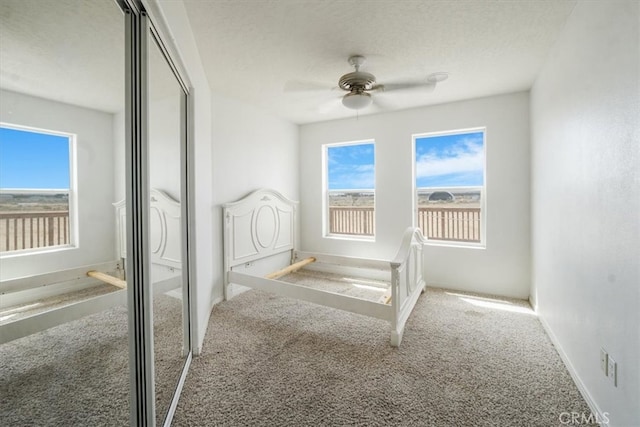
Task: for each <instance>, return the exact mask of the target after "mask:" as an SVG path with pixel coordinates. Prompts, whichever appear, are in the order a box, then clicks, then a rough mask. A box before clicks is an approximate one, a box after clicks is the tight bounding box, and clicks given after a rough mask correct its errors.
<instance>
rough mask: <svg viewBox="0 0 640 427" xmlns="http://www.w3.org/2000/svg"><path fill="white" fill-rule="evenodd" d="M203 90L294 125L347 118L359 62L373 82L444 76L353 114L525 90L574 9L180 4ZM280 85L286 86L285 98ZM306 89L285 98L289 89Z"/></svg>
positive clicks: (492, 4)
mask: <svg viewBox="0 0 640 427" xmlns="http://www.w3.org/2000/svg"><path fill="white" fill-rule="evenodd" d="M185 5H186V8H187V13H188V16H189V19H190V22H191V25H192V29H193V32H194V35H195V39H196V43H197V45H198V49H199V51H200V55H201V57H202V60H203V64H204V67H205V70H206V73H207V76H208V79H209V83H210V85H211V87H212V89H213V90H214V91H215V92H217V93H220V94H223V95H225V96H228V97H233V98H237V99H240V100H242V101H244V102H246V103H249V104H253V105H257V106H260V107H262V108H266V109H269V110H270V111H272V112H273V113H274V114H276V115H279V116H281V117H284V118H286V119H288V120H290V121H292V122H294V123H308V122H316V121H324V120H330V119H334V118H342V117H351V116H355V112H354V111H353V110H348V109H346V108H344V107H343V106H342V105H341V104H340V102H339V99H340V97H341V96H342V95H343V94H344V92H343V91H341V90H340V89H335V88H336V86H337V82H338V78H339V77H340V76H341V75H342V74H345V73H347V72H350V71H353V68H351V66H350V65H349V64H348V63H347V58H348V57H349V56H350V55H353V54H362V55H365V56H366V57H367V58H368V61H367V63H366V64H365V66H363V68H362V70H363V71H368V72H371V73H373V74H375V76H376V77H377V80H378V82H379V83H383V84H385V83H386V84H391V83H406V82H424V81H425V79H426V76H427V75H428V74H430V73H432V72H438V71H445V72H448V73H450V77H449V79H448V80H446V81H445V82H442V83H440V84H438V85H437V87H436V88H435V90H434V91H432V92H430V91H428V90H426V89H425V90H420V89H414V90H402V91H388V92H384V93H383V92H376V93H374V95H373V96H374V105H372V106H371V107H369V108H367V109H365V110H361V112H360V114H368V113H374V112H378V111H381V110H395V109H403V108H411V107H416V106H423V105H431V104H439V103H444V102H450V101H456V100H462V99H469V98H477V97H482V96H489V95H494V94H500V93H508V92H514V91H521V90H527V89H529V88H530V87H531V85H532V84H533V81H534V79H535V77H536V75H537V73H538V70H539V69H540V67H541V65H542V64H543V62H544V60H545V57H546V55H547V52H548V51H549V49H550V48H551V46H552V44H553V43H554V41H555V40H556V38H557V36H558V34H559V33H560V32H561V31H562V29H563V27H564V23H565V21H566V19H567V18H568V16H569V15H570V13H571V11H572V9H573V7H574V5H575V1H564V0H553V1H544V0H533V1H527V0H519V1H485V0H473V1H441V0H440V1H429V0H421V1H411V0H403V1H392V0H386V1H382V0H376V1H372V0H368V1H367V0H323V1H318V0H315V1H311V0H272V1H259V0H244V1H242V0H240V1H222V0H185ZM285 88H286V89H287V90H285ZM300 88H307V89H314V90H307V91H301V90H292V89H300Z"/></svg>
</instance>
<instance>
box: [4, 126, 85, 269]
mask: <svg viewBox="0 0 640 427" xmlns="http://www.w3.org/2000/svg"><path fill="white" fill-rule="evenodd" d="M0 128H5V129H12V130H16V131H23V132H31V133H39V134H45V135H53V136H58V137H63V138H67V140H68V156H69V189H42V188H22V189H20V190H26V191H31V190H33V191H34V192H36V191H43V192H66V193H67V200H68V206H69V227H68V233H69V236H68V237H69V240H68V243H66V244H63V245H52V246H43V247H39V248H26V249H14V250H11V251H5V252H0V258H1V259H4V258H12V257H17V256H26V255H35V254H42V253H48V252H59V251H65V250H69V249H77V248H79V247H80V245H79V233H78V222H79V221H78V218H79V213H78V198H77V188H78V185H77V170H78V168H77V135H76V134H74V133H69V132H64V131H57V130H51V129H44V128H40V127H35V126H26V125H19V124H15V123H8V122H3V121H0Z"/></svg>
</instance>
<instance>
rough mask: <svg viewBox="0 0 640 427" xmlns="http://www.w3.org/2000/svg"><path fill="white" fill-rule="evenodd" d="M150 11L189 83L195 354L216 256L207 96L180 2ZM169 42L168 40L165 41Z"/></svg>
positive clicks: (156, 3)
mask: <svg viewBox="0 0 640 427" xmlns="http://www.w3.org/2000/svg"><path fill="white" fill-rule="evenodd" d="M150 3H151V6H152V7H154V9H153V10H154V11H156V12H158V13H160V14H161V15H162V17H163V20H164V21H165V22H166V24H167V27H168V30H169V32H170V35H169V39H170V40H171V41H172V42H173V43H174V44H175V45H176V47H177V49H178V51H179V55H178V57H177V58H174V59H175V60H178V61H179V62H180V63H181V65H182V66H183V67H184V68H185V69H186V71H187V73H188V78H189V81H190V83H191V88H190V94H191V96H192V100H193V104H192V105H191V106H190V107H191V111H192V113H193V115H192V118H191V119H192V121H193V128H192V129H193V132H194V133H193V146H194V171H193V174H194V183H193V187H194V194H193V198H192V200H193V206H194V209H195V213H194V214H193V219H194V224H193V225H194V229H195V236H194V237H195V244H194V245H195V248H196V251H195V252H196V253H195V254H192V255H195V256H192V258H191V262H192V263H195V277H193V278H192V284H193V285H195V286H193V287H192V290H193V294H192V300H193V302H194V304H195V311H196V314H195V317H196V322H195V324H194V325H192V326H193V328H194V332H195V333H194V335H195V337H196V341H197V342H196V346H195V353H196V354H198V353H199V352H200V349H201V347H202V342H203V340H204V335H205V332H206V328H207V323H208V320H209V315H210V313H211V308H212V306H213V304H214V302H215V301H216V295H215V294H214V288H213V283H214V276H213V269H212V267H211V263H212V259H214V257H215V256H216V254H214V252H213V251H214V247H213V216H212V214H213V211H212V209H213V207H212V194H213V192H212V185H211V181H212V179H211V177H212V173H211V162H212V147H211V93H210V91H211V90H210V88H209V82H208V81H207V78H206V75H205V73H204V69H203V67H202V62H201V60H200V54H199V53H198V49H197V46H196V44H195V40H194V38H193V33H192V32H191V27H190V25H189V19H188V17H187V13H186V10H185V8H184V4H183V3H182V2H181V1H159V0H151V1H150ZM166 41H167V42H169V40H166Z"/></svg>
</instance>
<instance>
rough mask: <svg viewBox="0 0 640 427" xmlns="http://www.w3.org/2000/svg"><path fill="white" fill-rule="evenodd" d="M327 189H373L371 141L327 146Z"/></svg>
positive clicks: (373, 174)
mask: <svg viewBox="0 0 640 427" xmlns="http://www.w3.org/2000/svg"><path fill="white" fill-rule="evenodd" d="M327 164H328V174H329V190H348V189H358V190H373V188H374V184H375V171H374V165H375V163H374V146H373V143H365V144H354V145H338V146H333V147H331V146H330V147H328V148H327Z"/></svg>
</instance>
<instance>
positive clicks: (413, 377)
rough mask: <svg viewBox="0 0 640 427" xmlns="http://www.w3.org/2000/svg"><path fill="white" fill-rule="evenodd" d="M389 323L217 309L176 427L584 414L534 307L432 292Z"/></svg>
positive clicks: (414, 422)
mask: <svg viewBox="0 0 640 427" xmlns="http://www.w3.org/2000/svg"><path fill="white" fill-rule="evenodd" d="M388 329H389V327H388V323H387V322H383V321H379V320H376V319H372V318H368V317H364V316H360V315H355V314H350V313H346V312H342V311H337V310H333V309H329V308H324V307H319V306H316V305H312V304H308V303H304V302H299V301H295V300H292V299H288V298H281V297H277V296H274V295H271V294H268V293H265V292H260V291H249V292H247V293H244V294H242V295H239V296H238V297H236V298H234V299H233V300H232V301H227V302H224V303H222V304H219V305H217V306H216V307H215V308H214V310H213V312H212V315H211V320H210V323H209V326H208V330H207V335H206V339H205V347H204V349H203V354H202V355H201V356H200V357H197V358H195V359H194V360H193V362H192V365H191V369H190V373H189V376H188V378H187V381H186V384H185V387H184V391H183V393H182V397H181V399H180V403H179V405H178V410H177V414H176V416H175V418H174V425H176V426H347V425H349V426H351V425H355V426H544V427H547V426H560V425H562V423H561V420H560V416H561V414H562V413H564V412H580V413H582V412H585V413H587V414H588V413H589V408H588V407H587V405H586V403H585V402H584V400H583V399H582V397H581V396H580V394H579V392H578V390H577V389H576V386H575V385H574V383H573V382H572V380H571V378H570V376H569V374H568V373H567V371H566V369H565V367H564V365H563V364H562V362H561V360H560V357H559V356H558V354H557V352H556V351H555V349H554V347H553V346H552V344H551V342H550V341H549V339H548V338H547V336H546V335H545V333H544V331H543V329H542V327H541V325H540V323H539V321H538V320H537V318H536V317H535V316H534V315H533V314H532V313H531V309H530V307H529V306H528V304H527V303H525V302H522V301H518V300H501V301H495V300H493V299H491V298H485V297H477V296H471V295H462V294H456V293H453V292H446V291H442V290H434V289H429V291H428V292H427V293H426V294H424V295H422V296H421V297H420V300H419V301H418V304H417V306H416V308H415V310H414V313H413V315H412V316H411V318H410V319H409V322H408V324H407V328H406V331H405V335H404V340H403V343H402V346H401V347H400V348H399V349H396V348H392V347H390V346H389V332H388Z"/></svg>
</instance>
